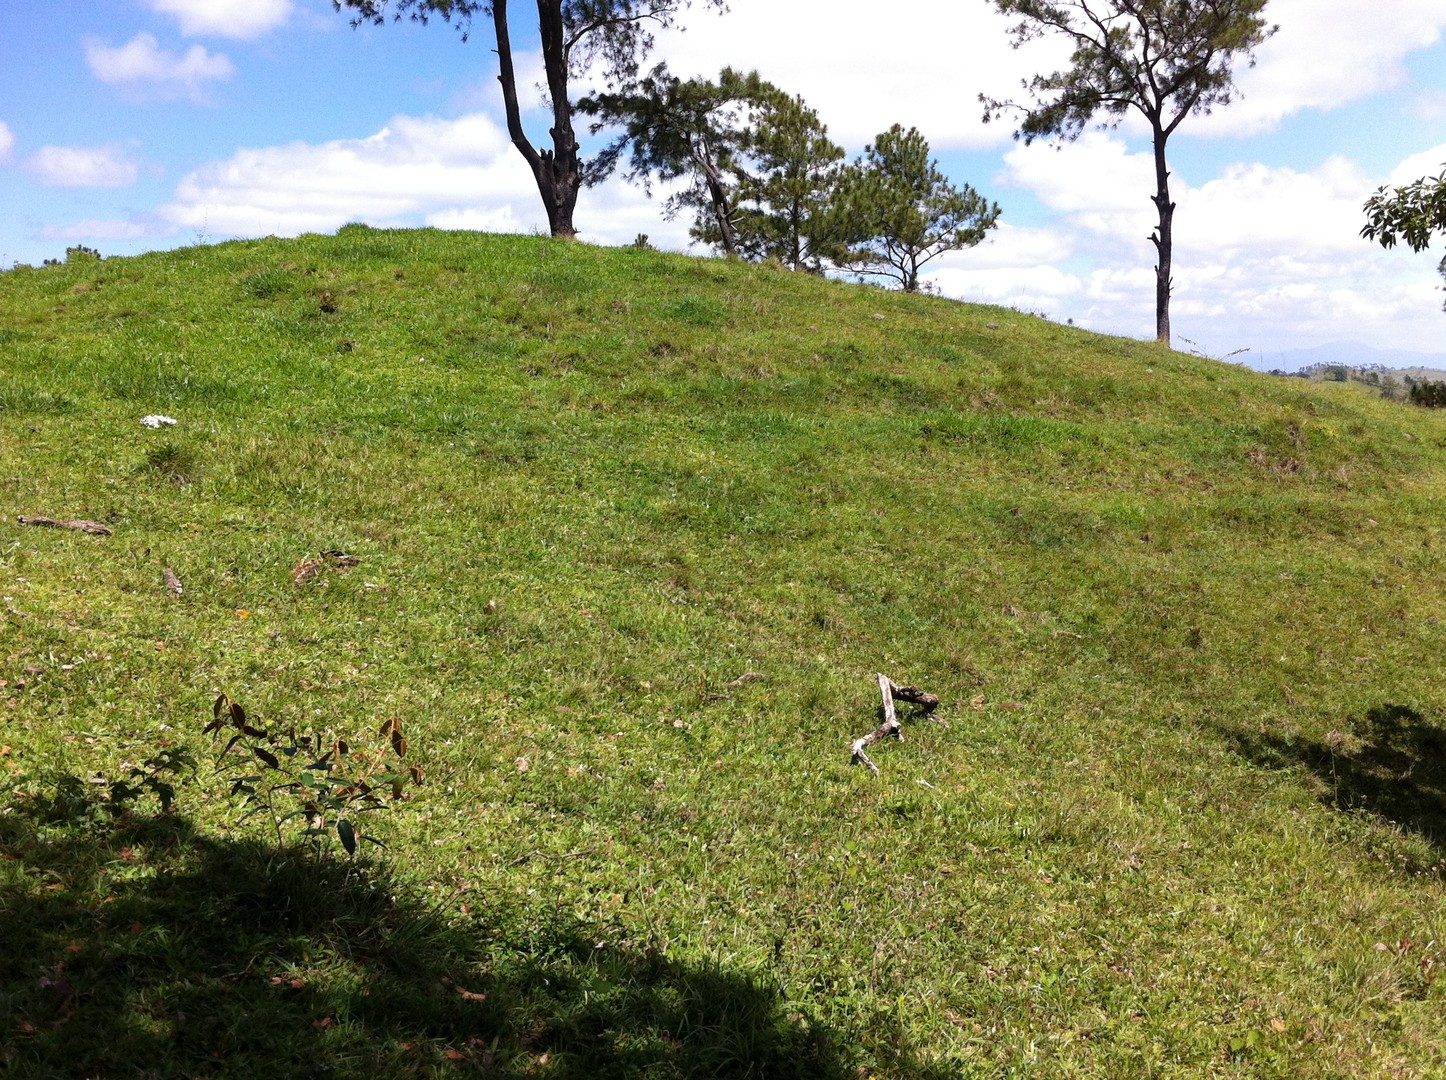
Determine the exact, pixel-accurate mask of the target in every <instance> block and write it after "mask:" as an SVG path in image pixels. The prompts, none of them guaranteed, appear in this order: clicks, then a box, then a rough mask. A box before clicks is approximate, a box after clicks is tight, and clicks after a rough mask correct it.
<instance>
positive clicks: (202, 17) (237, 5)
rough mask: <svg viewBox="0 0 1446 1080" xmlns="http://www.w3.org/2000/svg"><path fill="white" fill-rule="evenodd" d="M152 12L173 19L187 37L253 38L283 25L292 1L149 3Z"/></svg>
mask: <svg viewBox="0 0 1446 1080" xmlns="http://www.w3.org/2000/svg"><path fill="white" fill-rule="evenodd" d="M147 3H149V4H150V7H151V10H153V11H159V12H161V13H162V14H165V15H174V16H175V17H176V18H177V19H178V20H180V23H181V33H183V34H185V35H186V36H187V37H199V36H203V35H207V34H214V35H216V36H219V37H229V38H251V37H256V36H258V35H260V34H264V33H266V32H267V31H268V30H273V29H275V28H276V27H278V26H280V25H282V24H283V23H284V22H286V20H287V19H288V18H290V16H291V12H292V0H147Z"/></svg>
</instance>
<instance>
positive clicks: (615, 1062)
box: [0, 812, 927, 1080]
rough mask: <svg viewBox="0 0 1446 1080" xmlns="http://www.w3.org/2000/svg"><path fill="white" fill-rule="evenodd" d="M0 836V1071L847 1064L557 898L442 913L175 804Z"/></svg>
mask: <svg viewBox="0 0 1446 1080" xmlns="http://www.w3.org/2000/svg"><path fill="white" fill-rule="evenodd" d="M0 855H3V859H4V863H3V864H0V926H3V927H4V932H3V946H0V1025H3V1030H0V1072H4V1073H6V1075H8V1076H113V1077H119V1076H146V1077H152V1076H154V1077H196V1076H213V1075H221V1074H225V1075H232V1076H288V1077H290V1076H316V1075H326V1076H368V1077H374V1076H378V1075H382V1076H396V1075H428V1076H446V1075H477V1074H479V1073H480V1074H482V1075H487V1076H497V1077H514V1076H536V1075H546V1076H549V1077H567V1078H574V1077H575V1078H582V1077H602V1078H606V1077H618V1078H622V1077H628V1078H637V1077H692V1076H714V1077H734V1076H737V1077H744V1076H747V1077H782V1078H817V1080H834V1078H838V1080H843V1078H844V1077H854V1076H857V1075H859V1074H858V1073H857V1072H856V1071H854V1069H852V1068H851V1067H850V1065H851V1063H850V1061H849V1054H848V1053H846V1052H845V1049H846V1047H845V1045H844V1044H843V1043H842V1041H841V1040H840V1039H839V1038H838V1037H837V1036H836V1035H834V1034H833V1033H832V1032H830V1031H829V1030H828V1029H826V1028H824V1027H822V1026H820V1025H817V1024H813V1023H811V1022H810V1021H809V1020H808V1019H807V1018H806V1017H805V1016H804V1015H802V1014H801V1013H800V1012H798V1011H795V1010H793V1009H792V1008H790V1006H789V1004H788V1003H787V1002H785V1001H783V1000H782V999H781V997H780V995H779V994H778V993H777V992H776V991H775V990H773V989H771V988H769V987H767V986H765V985H761V984H760V983H759V982H758V981H757V980H755V979H753V978H750V977H747V976H745V975H743V974H739V973H734V972H729V971H727V970H725V969H723V968H721V967H717V966H711V965H707V964H703V965H698V964H687V963H680V962H678V961H677V960H675V959H672V958H669V957H667V956H664V955H662V954H660V953H658V952H656V951H652V950H649V949H647V948H646V947H643V946H630V945H626V944H624V945H619V944H616V942H617V938H616V936H615V935H614V934H613V933H611V932H610V931H608V930H606V929H605V928H602V927H598V926H594V925H590V924H585V923H582V922H579V921H577V920H574V919H572V918H571V917H555V918H552V919H551V921H549V922H546V923H545V924H539V923H538V921H537V917H536V915H535V914H532V915H530V916H525V915H523V914H522V913H520V912H516V911H514V912H511V913H509V912H508V911H506V910H505V909H503V908H501V907H498V908H496V909H494V910H493V911H491V912H490V913H489V914H488V916H487V918H486V919H482V920H478V921H476V922H475V923H471V924H466V925H464V924H463V923H462V922H460V921H454V920H448V919H444V918H442V917H440V916H439V915H437V914H436V913H435V912H434V911H432V910H430V909H429V908H428V907H427V906H426V905H425V904H423V903H421V902H419V901H418V900H416V899H414V898H411V897H409V896H408V895H406V894H405V892H404V890H402V889H400V888H398V886H397V885H396V883H395V881H392V880H389V878H388V876H387V875H386V873H385V872H384V871H380V870H377V869H375V868H372V869H370V870H368V869H366V868H363V867H358V866H355V865H351V864H347V863H345V862H343V861H341V860H340V859H333V858H326V857H320V856H316V855H313V854H308V853H302V852H295V851H293V852H285V853H280V854H278V852H277V851H276V850H275V849H272V848H268V847H264V846H258V845H254V844H250V843H244V842H237V841H224V840H217V839H214V838H209V837H205V836H201V835H198V834H197V833H196V832H195V831H194V830H193V829H192V828H191V827H190V825H189V824H188V823H187V821H186V819H184V818H183V817H180V816H179V815H164V816H159V817H156V818H151V819H136V820H122V821H120V822H117V823H114V824H110V823H108V824H106V825H105V827H104V828H103V829H91V830H90V831H89V832H82V833H78V832H77V831H76V830H74V829H69V830H59V831H57V830H55V829H47V828H45V827H44V826H43V825H42V824H40V823H37V822H34V821H32V820H27V819H26V818H24V817H22V816H20V815H18V814H15V813H13V812H12V813H8V814H3V815H0ZM883 1053H884V1055H885V1056H886V1057H889V1058H892V1059H893V1060H894V1062H895V1063H896V1064H897V1065H898V1067H899V1069H900V1071H899V1072H897V1073H895V1075H927V1070H916V1069H914V1068H913V1066H911V1065H910V1064H909V1060H910V1059H909V1055H908V1053H907V1051H906V1050H904V1049H902V1048H899V1047H892V1048H888V1049H884V1050H883Z"/></svg>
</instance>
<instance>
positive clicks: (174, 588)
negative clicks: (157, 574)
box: [161, 566, 185, 596]
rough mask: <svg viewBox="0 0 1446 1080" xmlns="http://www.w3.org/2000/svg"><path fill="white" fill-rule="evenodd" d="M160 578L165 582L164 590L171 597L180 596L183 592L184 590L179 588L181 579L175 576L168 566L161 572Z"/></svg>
mask: <svg viewBox="0 0 1446 1080" xmlns="http://www.w3.org/2000/svg"><path fill="white" fill-rule="evenodd" d="M161 578H162V579H163V580H164V581H165V583H166V589H167V591H168V592H170V594H171V595H172V596H180V595H181V593H183V592H185V589H184V588H183V587H182V586H181V579H180V578H178V577H177V576H176V572H175V571H174V570H172V569H171V568H170V567H169V566H168V567H166V568H165V569H164V570H162V571H161Z"/></svg>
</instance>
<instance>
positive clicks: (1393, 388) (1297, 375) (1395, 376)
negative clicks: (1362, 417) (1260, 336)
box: [1270, 364, 1446, 409]
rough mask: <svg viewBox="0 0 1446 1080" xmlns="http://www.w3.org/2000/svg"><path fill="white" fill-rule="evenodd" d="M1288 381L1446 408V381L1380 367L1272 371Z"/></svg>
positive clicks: (1318, 366) (1313, 366)
mask: <svg viewBox="0 0 1446 1080" xmlns="http://www.w3.org/2000/svg"><path fill="white" fill-rule="evenodd" d="M1270 374H1272V375H1279V376H1282V377H1285V378H1294V379H1307V380H1309V381H1311V382H1353V383H1360V384H1361V385H1362V386H1369V387H1371V388H1372V389H1374V390H1379V391H1380V393H1381V396H1382V397H1383V398H1388V399H1389V400H1391V401H1401V402H1410V403H1411V404H1412V405H1420V406H1422V407H1423V408H1427V409H1440V408H1446V379H1431V378H1428V377H1426V376H1425V375H1413V374H1411V373H1410V372H1409V371H1399V370H1395V369H1392V368H1386V367H1382V366H1381V365H1379V364H1368V365H1364V366H1355V365H1351V364H1311V365H1310V366H1309V367H1304V368H1301V369H1300V370H1299V371H1291V372H1287V371H1272V372H1270Z"/></svg>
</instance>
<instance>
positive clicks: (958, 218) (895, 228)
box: [837, 124, 999, 292]
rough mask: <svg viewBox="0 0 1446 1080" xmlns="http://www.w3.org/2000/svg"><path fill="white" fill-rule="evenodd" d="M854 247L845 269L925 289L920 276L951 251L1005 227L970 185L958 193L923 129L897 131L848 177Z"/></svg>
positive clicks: (846, 199)
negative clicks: (933, 156) (932, 156)
mask: <svg viewBox="0 0 1446 1080" xmlns="http://www.w3.org/2000/svg"><path fill="white" fill-rule="evenodd" d="M837 212H838V213H839V214H841V215H842V217H843V219H844V223H845V228H846V231H847V234H848V239H849V249H848V252H847V254H846V255H845V256H843V259H842V263H843V264H844V265H846V266H848V267H849V268H851V269H853V270H854V271H855V272H857V273H861V274H871V275H877V276H880V277H885V278H889V279H891V280H894V281H897V282H898V283H899V284H900V285H901V286H902V287H903V289H904V291H905V292H914V291H916V290H917V289H918V287H919V270H920V268H921V267H922V266H924V264H926V263H928V262H930V261H931V260H932V259H934V258H936V257H937V256H939V255H942V254H944V252H946V251H957V250H959V249H960V248H966V247H973V246H974V245H975V244H977V243H979V242H980V241H981V240H983V239H984V237H985V234H986V233H987V232H988V231H989V230H990V229H992V228H993V227H994V225H995V223H996V222H997V221H998V220H999V206H998V204H996V203H991V202H989V201H988V200H987V199H985V198H984V197H983V196H981V195H980V194H979V193H978V192H977V191H975V190H974V189H973V188H972V187H970V186H969V185H968V184H965V185H964V186H963V187H962V188H958V187H955V186H954V185H953V184H951V183H950V182H949V178H948V177H946V176H945V175H944V174H943V173H942V172H941V171H940V170H939V166H938V163H937V162H935V161H933V160H931V159H930V157H929V143H928V142H927V141H926V140H925V138H924V136H923V135H922V134H920V132H919V130H918V129H917V128H909V130H908V131H905V130H904V128H903V125H901V124H895V125H894V126H893V127H891V128H889V130H888V131H885V132H883V133H882V134H880V135H879V136H878V137H877V138H876V139H875V140H874V141H873V143H872V144H871V145H869V146H868V147H867V148H866V149H865V150H864V156H863V158H862V159H860V160H859V161H858V162H856V163H855V164H853V165H851V166H850V167H849V168H848V170H847V171H846V172H845V174H844V177H843V181H842V183H841V185H840V194H839V197H838V211H837Z"/></svg>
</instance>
